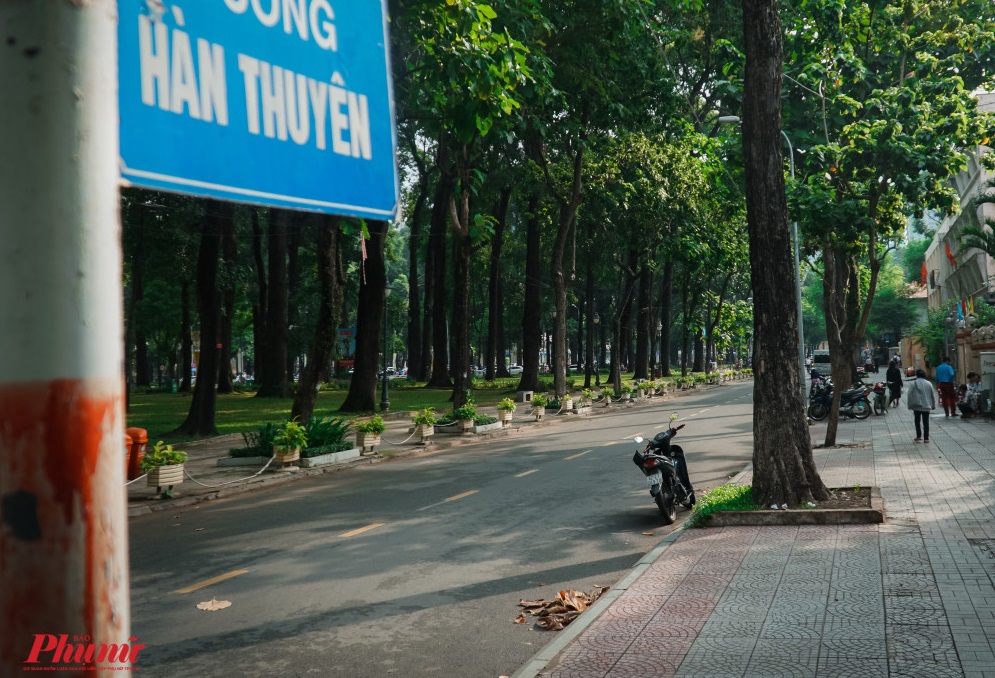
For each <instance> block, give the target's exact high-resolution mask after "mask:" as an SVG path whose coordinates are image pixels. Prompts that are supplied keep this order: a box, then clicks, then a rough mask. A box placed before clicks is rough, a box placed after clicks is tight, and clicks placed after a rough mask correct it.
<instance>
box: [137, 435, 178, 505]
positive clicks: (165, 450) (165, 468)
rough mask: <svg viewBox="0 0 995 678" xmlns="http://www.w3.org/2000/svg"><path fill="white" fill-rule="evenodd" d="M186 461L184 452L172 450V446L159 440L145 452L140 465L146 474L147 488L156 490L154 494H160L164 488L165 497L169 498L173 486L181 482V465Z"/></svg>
mask: <svg viewBox="0 0 995 678" xmlns="http://www.w3.org/2000/svg"><path fill="white" fill-rule="evenodd" d="M186 460H187V453H186V452H182V451H180V450H174V449H173V446H172V445H167V444H165V443H164V442H162V441H161V440H160V441H159V442H157V443H156V444H155V445H153V446H152V449H151V450H146V451H145V457H144V458H143V459H142V463H141V468H142V471H144V472H145V473H147V474H148V478H147V479H146V482H147V483H148V486H149V487H154V488H156V489H155V491H156V492H161V491H162V488H163V487H165V488H166V493H165V496H171V495H172V491H173V485H179V484H180V483H182V482H183V464H184V463H186Z"/></svg>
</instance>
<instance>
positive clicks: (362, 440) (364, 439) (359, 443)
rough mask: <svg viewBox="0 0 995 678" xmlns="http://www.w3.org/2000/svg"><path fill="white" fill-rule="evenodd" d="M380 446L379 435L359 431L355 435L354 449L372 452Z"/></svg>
mask: <svg viewBox="0 0 995 678" xmlns="http://www.w3.org/2000/svg"><path fill="white" fill-rule="evenodd" d="M379 446H380V434H379V433H363V432H362V431H359V432H357V433H356V447H358V448H359V449H361V450H363V452H365V451H366V450H370V451H371V452H372V451H373V448H374V447H379Z"/></svg>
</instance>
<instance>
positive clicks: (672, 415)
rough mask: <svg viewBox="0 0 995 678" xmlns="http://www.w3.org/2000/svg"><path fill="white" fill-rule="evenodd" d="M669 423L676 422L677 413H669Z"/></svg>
mask: <svg viewBox="0 0 995 678" xmlns="http://www.w3.org/2000/svg"><path fill="white" fill-rule="evenodd" d="M670 421H677V413H676V412H671V413H670Z"/></svg>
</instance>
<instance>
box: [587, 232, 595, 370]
mask: <svg viewBox="0 0 995 678" xmlns="http://www.w3.org/2000/svg"><path fill="white" fill-rule="evenodd" d="M591 249H592V248H591V243H590V242H588V247H587V271H586V277H587V280H586V284H587V292H586V294H587V344H586V346H585V348H586V349H587V350H586V352H585V353H584V388H591V372H592V371H593V370H594V340H595V337H594V329H595V322H594V315H595V313H597V311H596V310H595V307H594V253H593V252H592V251H591Z"/></svg>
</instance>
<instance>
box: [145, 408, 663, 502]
mask: <svg viewBox="0 0 995 678" xmlns="http://www.w3.org/2000/svg"><path fill="white" fill-rule="evenodd" d="M673 397H674V396H673V395H671V396H667V398H673ZM659 402H661V399H660V398H659V397H655V398H650V399H648V400H643V401H641V402H637V403H634V404H632V405H627V406H623V405H614V406H613V407H612V408H605V407H595V408H594V409H593V410H592V412H591V413H590V414H586V415H574V414H563V415H557V414H556V413H555V411H553V410H547V413H546V415H545V416H544V417H543V420H542V421H539V422H537V421H535V420H534V418H533V417H532V416H531V415H530V414H529V410H528V408H527V407H526V406H525V405H524V404H522V403H519V406H518V411H517V412H515V415H514V416H515V418H514V420H513V421H512V423H511V425H510V426H506V427H504V428H501V429H497V430H492V431H487V432H485V433H481V434H476V435H470V434H467V435H459V434H455V433H452V434H450V433H436V434H435V435H434V436H432V438H433V440H432V442H431V443H430V444H428V445H422V444H420V443H418V442H416V441H415V440H414V438H413V436H412V434H411V427H412V424H411V417H412V416H414V415H415V414H417V412H403V411H399V412H391V413H388V414H387V415H385V416H384V423H385V424H386V425H387V430H386V431H384V433H383V436H382V445H381V446H380V447H379V448H377V450H376V453H375V454H367V455H364V456H361V457H359V458H357V459H353V460H350V461H346V462H342V463H338V464H331V465H328V466H321V467H318V468H310V469H305V468H298V467H296V466H294V467H291V468H289V469H286V470H275V469H267V470H265V471H263V472H262V473H257V472H258V471H260V469H261V468H262V467H261V466H258V465H257V466H234V467H219V466H218V460H219V459H223V458H226V457H228V450H230V449H232V448H236V447H243V446H244V443H243V440H242V435H241V434H239V433H236V434H232V435H225V436H218V437H216V438H208V439H204V440H198V441H195V442H189V443H179V444H177V445H175V447H176V448H177V449H180V450H183V451H184V452H186V453H187V462H186V465H185V471H186V474H187V475H186V477H185V479H184V481H183V483H182V484H180V485H177V486H175V487H174V488H173V498H171V499H170V498H160V497H159V496H158V495H157V493H156V488H155V487H148V485H147V483H146V480H145V478H144V477H143V478H139V479H137V480H135V481H134V482H131V483H130V484H129V485H128V486H127V490H128V516H129V517H134V516H140V515H145V514H147V513H152V512H154V511H162V510H169V509H172V508H178V507H181V506H189V505H191V504H196V503H199V502H202V501H210V500H212V499H218V498H220V497H226V496H232V495H234V494H241V493H243V492H251V491H254V490H258V489H262V488H266V487H271V486H273V485H277V484H282V483H287V482H291V481H293V480H295V479H297V478H301V477H304V476H311V475H320V474H323V473H335V472H337V471H341V470H342V469H344V468H349V467H352V466H355V465H359V464H376V463H379V462H381V461H384V459H385V458H387V457H398V456H406V455H412V454H422V453H425V452H433V451H438V450H443V449H447V448H451V447H457V446H462V445H468V444H473V443H478V442H483V441H485V440H488V439H490V438H495V437H503V436H509V435H520V434H523V433H528V432H530V431H536V430H538V429H540V428H544V427H547V426H556V425H563V424H569V422H570V421H573V420H576V419H577V418H578V416H582V417H588V416H592V415H596V414H605V413H610V412H618V411H624V410H625V409H626V408H628V407H640V406H643V405H647V404H656V403H659ZM479 410H480V413H481V414H486V415H489V416H492V417H493V416H496V414H497V409H496V408H495V407H481V408H479ZM350 435H354V433H351V434H350ZM154 442H155V441H154V440H150V441H149V445H151V444H153V443H154ZM191 478H192V479H191ZM163 489H165V488H163Z"/></svg>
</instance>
